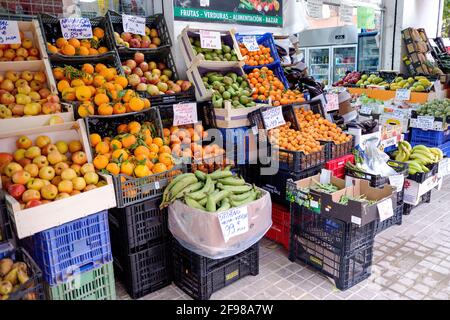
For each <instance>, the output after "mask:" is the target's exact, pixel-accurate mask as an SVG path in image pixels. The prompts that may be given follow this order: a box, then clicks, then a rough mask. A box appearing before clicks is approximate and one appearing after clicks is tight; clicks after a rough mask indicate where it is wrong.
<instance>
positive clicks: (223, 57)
mask: <svg viewBox="0 0 450 320" xmlns="http://www.w3.org/2000/svg"><path fill="white" fill-rule="evenodd" d="M189 41H190V42H191V45H192V49H193V50H194V55H197V54H199V53H201V54H203V56H204V58H205V60H209V61H238V57H237V54H236V51H234V50H233V49H232V48H231V47H230V46H228V45H226V44H225V43H223V41H222V48H221V49H204V48H202V47H201V43H200V38H193V37H189Z"/></svg>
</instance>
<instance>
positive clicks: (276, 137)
mask: <svg viewBox="0 0 450 320" xmlns="http://www.w3.org/2000/svg"><path fill="white" fill-rule="evenodd" d="M269 141H270V143H271V144H272V145H273V146H274V147H275V148H278V149H283V150H290V151H302V152H303V153H304V154H310V153H314V152H318V151H320V150H322V146H321V145H320V142H319V141H317V140H315V139H314V138H313V137H312V136H310V135H309V134H307V133H306V132H302V131H298V130H295V129H292V128H291V123H290V122H287V123H286V124H285V125H284V126H281V127H278V128H275V129H271V130H270V131H269Z"/></svg>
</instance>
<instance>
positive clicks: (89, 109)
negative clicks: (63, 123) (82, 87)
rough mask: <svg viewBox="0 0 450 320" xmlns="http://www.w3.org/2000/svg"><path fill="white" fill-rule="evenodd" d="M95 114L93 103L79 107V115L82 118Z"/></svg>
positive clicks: (87, 102) (86, 103)
mask: <svg viewBox="0 0 450 320" xmlns="http://www.w3.org/2000/svg"><path fill="white" fill-rule="evenodd" d="M94 114H95V109H94V106H93V105H92V103H91V102H89V101H85V102H83V103H82V104H81V105H80V106H79V107H78V115H79V116H80V117H82V118H85V117H87V116H92V115H94Z"/></svg>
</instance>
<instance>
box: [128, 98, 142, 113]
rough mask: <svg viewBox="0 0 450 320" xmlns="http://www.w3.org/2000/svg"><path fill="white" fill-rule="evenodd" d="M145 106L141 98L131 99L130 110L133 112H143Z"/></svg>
mask: <svg viewBox="0 0 450 320" xmlns="http://www.w3.org/2000/svg"><path fill="white" fill-rule="evenodd" d="M144 107H145V104H144V101H143V100H142V99H141V98H136V97H135V98H131V100H130V108H131V110H133V111H141V110H142V109H144Z"/></svg>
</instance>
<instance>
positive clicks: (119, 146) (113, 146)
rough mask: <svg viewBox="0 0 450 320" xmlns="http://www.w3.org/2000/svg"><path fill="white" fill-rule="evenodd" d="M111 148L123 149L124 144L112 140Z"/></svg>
mask: <svg viewBox="0 0 450 320" xmlns="http://www.w3.org/2000/svg"><path fill="white" fill-rule="evenodd" d="M109 147H110V148H111V150H117V149H121V148H122V142H120V141H119V140H117V139H114V140H111V143H110V144H109Z"/></svg>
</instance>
